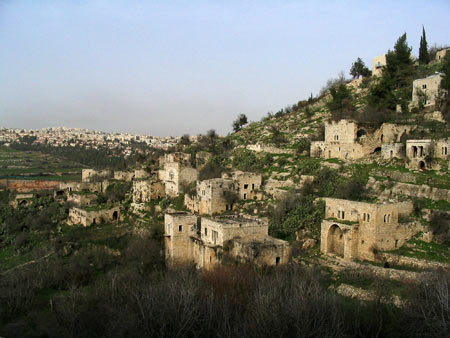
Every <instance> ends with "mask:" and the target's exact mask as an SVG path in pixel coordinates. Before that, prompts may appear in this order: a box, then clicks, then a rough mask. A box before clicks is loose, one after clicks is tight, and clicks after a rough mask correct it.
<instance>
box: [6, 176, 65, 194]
mask: <svg viewBox="0 0 450 338" xmlns="http://www.w3.org/2000/svg"><path fill="white" fill-rule="evenodd" d="M62 183H64V182H62V181H45V180H19V179H0V188H1V189H3V190H15V191H18V192H30V191H35V190H57V189H58V188H59V186H60V185H61V184H62Z"/></svg>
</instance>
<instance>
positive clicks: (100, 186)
mask: <svg viewBox="0 0 450 338" xmlns="http://www.w3.org/2000/svg"><path fill="white" fill-rule="evenodd" d="M107 186H108V182H107V181H103V182H95V183H89V182H61V183H60V184H59V190H61V191H68V192H71V191H90V192H94V193H99V192H105V190H106V188H107Z"/></svg>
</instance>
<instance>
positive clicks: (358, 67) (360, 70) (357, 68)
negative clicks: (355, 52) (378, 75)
mask: <svg viewBox="0 0 450 338" xmlns="http://www.w3.org/2000/svg"><path fill="white" fill-rule="evenodd" d="M350 75H351V76H353V78H355V79H356V78H359V77H360V76H362V77H367V76H370V75H371V71H370V70H369V68H367V67H366V65H365V64H364V61H363V60H361V58H360V57H358V58H357V59H356V61H355V62H353V64H352V67H351V68H350Z"/></svg>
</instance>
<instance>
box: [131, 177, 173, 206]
mask: <svg viewBox="0 0 450 338" xmlns="http://www.w3.org/2000/svg"><path fill="white" fill-rule="evenodd" d="M132 194H133V203H148V202H150V201H151V200H156V199H160V198H163V197H164V196H165V194H166V193H165V187H164V183H163V182H160V181H157V180H155V179H149V180H135V181H133V188H132Z"/></svg>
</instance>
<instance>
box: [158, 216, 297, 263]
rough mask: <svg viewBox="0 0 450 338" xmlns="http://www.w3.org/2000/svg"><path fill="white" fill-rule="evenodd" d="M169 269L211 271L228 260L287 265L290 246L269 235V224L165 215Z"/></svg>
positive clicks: (253, 221)
mask: <svg viewBox="0 0 450 338" xmlns="http://www.w3.org/2000/svg"><path fill="white" fill-rule="evenodd" d="M164 238H165V256H166V262H167V264H168V266H177V265H186V264H193V265H195V266H197V267H198V268H205V269H210V268H212V267H214V266H215V265H216V264H220V263H221V262H223V260H224V259H225V258H226V257H228V258H231V259H233V260H236V261H238V262H251V263H254V264H256V265H258V266H272V265H278V264H286V263H288V262H289V259H290V253H291V251H290V247H289V243H288V242H286V241H283V240H279V239H275V238H272V237H270V236H269V235H268V223H267V222H265V221H263V220H258V219H247V218H239V217H234V218H233V217H228V218H223V217H216V218H205V217H201V218H197V217H196V216H194V215H192V214H189V213H185V212H176V213H169V214H166V215H165V233H164Z"/></svg>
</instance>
